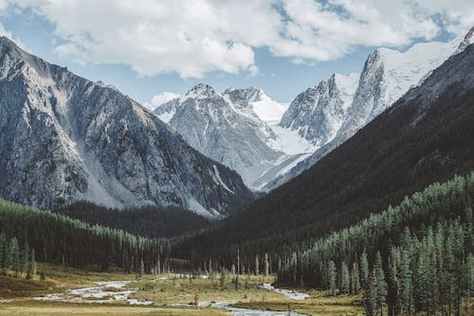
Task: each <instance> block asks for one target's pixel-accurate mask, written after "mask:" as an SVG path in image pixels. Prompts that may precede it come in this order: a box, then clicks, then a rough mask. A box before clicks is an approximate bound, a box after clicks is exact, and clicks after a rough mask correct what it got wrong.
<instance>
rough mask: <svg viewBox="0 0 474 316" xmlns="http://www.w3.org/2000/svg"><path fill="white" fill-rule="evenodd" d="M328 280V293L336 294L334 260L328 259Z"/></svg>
mask: <svg viewBox="0 0 474 316" xmlns="http://www.w3.org/2000/svg"><path fill="white" fill-rule="evenodd" d="M328 281H329V293H330V295H333V296H334V295H336V292H337V283H336V281H337V271H336V264H335V263H334V261H332V260H331V261H329V264H328Z"/></svg>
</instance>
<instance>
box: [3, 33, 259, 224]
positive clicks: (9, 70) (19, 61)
mask: <svg viewBox="0 0 474 316" xmlns="http://www.w3.org/2000/svg"><path fill="white" fill-rule="evenodd" d="M0 174H2V177H1V179H0V196H1V197H2V198H5V199H9V200H14V201H17V202H21V203H25V204H29V205H33V206H37V207H56V206H60V205H62V204H64V203H70V202H73V201H77V200H89V201H92V202H95V203H98V204H102V205H105V206H114V207H124V206H141V205H153V204H155V205H163V206H181V207H186V208H190V209H192V210H194V211H196V212H198V213H200V214H202V215H206V216H218V215H226V214H227V212H228V211H229V210H230V209H231V208H233V207H235V206H237V205H238V204H239V203H240V201H243V200H244V199H251V198H252V194H251V192H250V191H249V190H248V189H247V188H246V187H245V185H244V184H243V182H242V180H241V178H240V177H239V175H238V174H236V173H235V172H234V171H232V170H230V169H228V168H226V167H224V166H222V165H220V164H219V163H217V162H214V161H212V160H210V159H208V158H206V157H205V156H203V155H202V154H200V153H198V152H197V151H195V150H194V149H192V148H191V147H189V146H188V145H187V144H186V143H185V142H184V141H183V140H182V139H181V137H180V136H178V135H177V134H175V133H174V132H172V131H170V130H169V129H168V127H167V126H166V125H165V124H164V123H162V122H161V121H160V120H159V119H158V118H157V117H156V116H155V115H153V114H152V113H150V112H148V111H147V110H146V109H144V108H143V107H142V106H140V105H139V104H137V103H136V102H135V101H133V100H132V99H130V98H129V97H127V96H125V95H123V94H121V93H120V92H118V91H117V90H115V89H113V88H110V87H106V86H104V85H103V84H98V83H93V82H91V81H88V80H86V79H83V78H81V77H79V76H76V75H74V74H73V73H71V72H69V71H67V69H65V68H63V67H59V66H56V65H52V64H49V63H47V62H45V61H43V60H41V59H39V58H37V57H35V56H32V55H30V54H28V53H26V52H24V51H23V50H21V49H20V48H18V47H17V46H16V45H15V44H14V43H13V42H11V41H10V40H8V39H7V38H4V37H2V38H1V39H0Z"/></svg>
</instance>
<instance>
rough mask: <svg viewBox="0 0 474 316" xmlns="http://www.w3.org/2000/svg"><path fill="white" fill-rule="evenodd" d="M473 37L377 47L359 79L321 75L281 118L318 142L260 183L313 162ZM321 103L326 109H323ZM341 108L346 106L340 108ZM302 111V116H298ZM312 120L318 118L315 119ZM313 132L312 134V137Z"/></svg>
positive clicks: (271, 185)
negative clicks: (405, 47)
mask: <svg viewBox="0 0 474 316" xmlns="http://www.w3.org/2000/svg"><path fill="white" fill-rule="evenodd" d="M473 41H474V28H473V29H471V30H470V31H469V32H468V33H467V34H466V35H465V36H464V37H462V38H455V39H453V40H452V41H450V42H428V43H419V44H415V45H413V46H412V47H410V48H409V49H408V50H406V51H404V52H400V51H397V50H392V49H387V48H380V49H376V50H374V51H373V52H372V53H371V54H370V55H369V56H368V58H367V60H366V62H365V64H364V68H363V69H362V72H361V74H360V77H359V78H358V79H357V80H356V79H355V78H354V75H352V76H351V78H352V80H348V79H347V77H344V76H341V75H338V74H335V75H332V76H331V78H330V79H329V80H328V81H321V82H320V83H319V84H318V85H317V86H316V87H315V88H310V89H308V90H307V91H306V92H304V93H303V94H301V95H299V96H298V97H297V98H296V99H295V100H294V101H293V102H292V105H291V106H290V109H289V111H288V112H287V113H285V115H284V116H283V119H282V122H281V123H280V124H282V125H283V126H285V127H290V128H293V129H297V130H299V131H300V133H303V135H304V136H305V137H308V135H309V137H310V139H311V138H313V142H316V143H317V144H318V145H319V146H317V148H316V150H315V151H314V153H313V154H312V155H309V156H308V157H305V158H304V159H302V160H300V161H299V162H298V163H297V164H296V165H295V166H294V167H293V168H291V169H290V170H287V172H286V173H284V174H281V175H280V176H279V177H277V178H275V179H273V180H272V181H269V182H268V183H267V184H265V186H264V187H263V189H264V190H265V191H270V190H272V189H274V188H276V187H278V186H280V185H282V184H283V183H285V182H287V181H288V180H290V179H292V178H294V177H296V176H297V175H299V174H301V173H302V172H303V171H304V170H306V169H308V168H309V167H311V166H313V165H314V164H315V163H316V162H317V161H319V160H320V159H321V158H322V157H324V156H325V155H327V154H328V153H329V152H331V151H332V150H334V148H336V147H337V146H339V145H341V144H342V143H344V142H345V141H346V140H348V139H349V138H350V137H351V136H353V135H354V134H355V133H356V132H357V131H358V130H359V129H361V128H362V127H364V126H365V125H367V124H368V123H369V122H370V121H372V120H373V119H374V118H375V117H377V116H378V115H379V114H380V113H382V112H383V111H384V110H385V109H387V108H388V107H390V106H391V105H392V104H393V103H394V102H395V101H397V100H398V99H399V98H400V97H401V96H402V95H403V94H404V93H406V92H407V91H408V90H409V89H410V88H413V87H415V86H417V85H419V84H420V83H421V82H422V81H423V79H425V78H427V77H428V76H429V74H430V73H431V71H433V70H434V69H435V68H437V67H438V66H439V65H441V64H442V63H443V62H444V61H445V60H446V59H447V58H448V57H449V56H451V55H452V54H456V53H459V52H461V51H462V50H463V49H464V48H465V47H467V46H468V45H469V44H470V43H472V42H473ZM338 78H340V79H339V80H338ZM345 78H346V79H345ZM344 79H345V80H344ZM338 81H339V82H341V83H338ZM344 82H345V84H344ZM331 86H332V87H335V88H333V90H342V91H345V92H346V93H345V96H346V99H345V101H344V102H343V99H342V98H341V97H340V95H339V94H338V93H335V92H332V91H330V89H325V87H331ZM341 87H344V88H341ZM354 87H355V90H354ZM308 94H309V95H311V94H315V95H316V97H313V98H311V97H309V98H308V96H307V95H308ZM308 99H309V101H308ZM308 103H309V105H308ZM321 107H323V108H324V111H321ZM308 108H309V110H308ZM341 108H345V110H344V111H341ZM307 113H311V114H310V115H308V114H307ZM336 113H337V114H336ZM301 117H302V118H304V119H299V118H301ZM314 121H316V122H317V123H316V124H314ZM328 126H330V128H328ZM312 135H316V138H314V137H315V136H312Z"/></svg>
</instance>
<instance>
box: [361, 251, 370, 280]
mask: <svg viewBox="0 0 474 316" xmlns="http://www.w3.org/2000/svg"><path fill="white" fill-rule="evenodd" d="M368 280H369V259H368V258H367V252H366V251H365V250H364V252H363V253H362V255H361V256H360V283H361V285H362V287H363V288H364V289H366V288H367V285H368Z"/></svg>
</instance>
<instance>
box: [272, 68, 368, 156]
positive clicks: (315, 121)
mask: <svg viewBox="0 0 474 316" xmlns="http://www.w3.org/2000/svg"><path fill="white" fill-rule="evenodd" d="M358 77H359V75H358V74H350V75H341V74H332V75H331V76H330V77H329V78H328V79H327V80H321V81H320V82H319V83H318V84H317V85H316V86H314V87H311V88H308V89H306V90H305V91H304V92H302V93H300V94H299V95H298V96H297V97H296V98H295V99H294V100H293V102H291V104H290V107H289V108H288V111H286V112H285V114H284V115H283V117H282V119H281V122H280V126H281V127H283V128H287V129H290V130H296V131H298V133H299V134H300V136H301V137H303V138H305V139H306V140H308V141H309V142H311V143H313V145H314V146H315V147H316V148H317V147H320V146H322V145H324V144H325V143H327V142H328V141H330V140H332V139H333V138H334V137H335V135H336V133H337V131H338V129H339V128H340V126H341V124H342V121H343V120H344V118H345V115H346V110H347V109H348V108H349V106H350V103H351V101H352V96H353V95H354V91H355V89H356V86H357V82H358Z"/></svg>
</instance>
